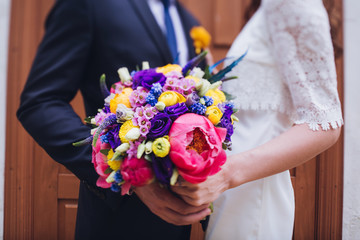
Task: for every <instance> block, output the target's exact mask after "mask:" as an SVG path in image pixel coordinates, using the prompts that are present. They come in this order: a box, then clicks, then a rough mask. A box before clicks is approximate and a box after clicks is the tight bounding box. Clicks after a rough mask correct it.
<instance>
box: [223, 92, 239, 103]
mask: <svg viewBox="0 0 360 240" xmlns="http://www.w3.org/2000/svg"><path fill="white" fill-rule="evenodd" d="M223 93H224V94H225V97H226V101H230V100H234V99H235V98H236V96H234V95H232V94H230V93H228V92H225V91H223Z"/></svg>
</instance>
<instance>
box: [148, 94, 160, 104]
mask: <svg viewBox="0 0 360 240" xmlns="http://www.w3.org/2000/svg"><path fill="white" fill-rule="evenodd" d="M145 100H146V102H147V103H148V104H150V105H151V106H155V104H156V103H157V102H158V100H157V98H156V97H155V96H154V94H151V93H149V94H148V95H147V96H146V98H145Z"/></svg>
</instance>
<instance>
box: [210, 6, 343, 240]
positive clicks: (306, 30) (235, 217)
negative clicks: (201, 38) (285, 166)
mask: <svg viewBox="0 0 360 240" xmlns="http://www.w3.org/2000/svg"><path fill="white" fill-rule="evenodd" d="M247 49H248V54H247V56H246V57H245V59H244V60H243V62H240V63H239V65H238V66H237V67H236V68H235V69H234V70H233V71H232V72H231V73H230V74H229V76H233V75H236V76H238V79H236V80H232V81H229V82H226V83H224V90H226V91H227V92H229V93H231V94H234V95H236V96H237V98H236V99H235V105H236V106H237V107H238V108H239V109H240V111H239V112H238V114H237V117H238V118H239V119H240V122H239V123H237V124H236V125H235V126H236V129H235V131H234V135H233V137H232V140H233V150H232V151H231V152H229V154H236V153H239V152H242V151H246V150H249V149H251V148H254V147H256V146H259V145H260V144H263V143H265V142H267V141H269V140H271V139H273V138H274V137H276V136H278V135H279V134H281V133H283V132H284V131H286V130H287V129H289V128H290V127H291V126H292V125H293V124H302V123H307V124H308V125H309V127H310V128H311V129H312V130H314V131H317V130H318V131H323V130H328V129H330V128H337V127H339V126H341V125H342V123H343V121H342V114H341V108H340V102H339V97H338V93H337V82H336V73H335V64H334V55H333V47H332V42H331V37H330V27H329V20H328V16H327V13H326V11H325V9H324V6H323V4H322V1H321V0H301V1H299V0H263V1H262V3H261V6H260V8H259V9H258V11H257V12H256V13H255V15H254V16H253V17H252V18H251V19H250V21H249V22H248V24H247V25H246V26H245V28H244V29H243V31H242V32H241V33H240V34H239V36H238V37H237V38H236V40H235V41H234V43H233V45H232V47H231V49H230V51H229V53H228V56H229V57H237V56H240V55H241V54H243V53H244V52H245V51H246V50H247ZM249 161H251V159H249ZM294 206H295V205H294V193H293V188H292V185H291V180H290V175H289V171H285V172H282V173H280V174H276V175H273V176H270V177H267V178H264V179H260V180H257V181H253V182H249V183H247V184H243V185H241V186H239V187H237V188H234V189H231V190H228V191H226V192H224V193H223V194H222V195H221V196H220V197H219V199H218V200H216V201H215V202H214V213H213V214H212V215H211V218H210V223H209V227H208V230H207V232H206V239H207V240H222V239H226V240H233V239H241V240H243V239H246V240H248V239H266V240H272V239H273V240H286V239H291V238H292V231H293V221H294Z"/></svg>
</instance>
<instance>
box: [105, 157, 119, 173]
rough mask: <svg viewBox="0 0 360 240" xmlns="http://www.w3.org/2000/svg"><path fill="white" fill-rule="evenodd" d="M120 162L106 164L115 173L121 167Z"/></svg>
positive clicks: (110, 161)
mask: <svg viewBox="0 0 360 240" xmlns="http://www.w3.org/2000/svg"><path fill="white" fill-rule="evenodd" d="M121 163H122V161H121V160H109V161H108V162H107V164H108V165H109V167H110V168H111V169H112V170H113V171H117V170H120V167H121Z"/></svg>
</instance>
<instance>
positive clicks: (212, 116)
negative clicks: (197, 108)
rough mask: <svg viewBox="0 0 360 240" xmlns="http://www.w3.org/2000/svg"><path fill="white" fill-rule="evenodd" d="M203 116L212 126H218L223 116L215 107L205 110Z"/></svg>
mask: <svg viewBox="0 0 360 240" xmlns="http://www.w3.org/2000/svg"><path fill="white" fill-rule="evenodd" d="M205 115H206V116H207V118H208V119H209V120H210V122H212V123H213V124H214V125H216V124H218V123H219V122H220V120H221V118H222V116H223V113H222V112H221V110H220V109H219V108H218V107H216V106H210V107H208V108H207V109H206V112H205Z"/></svg>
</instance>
